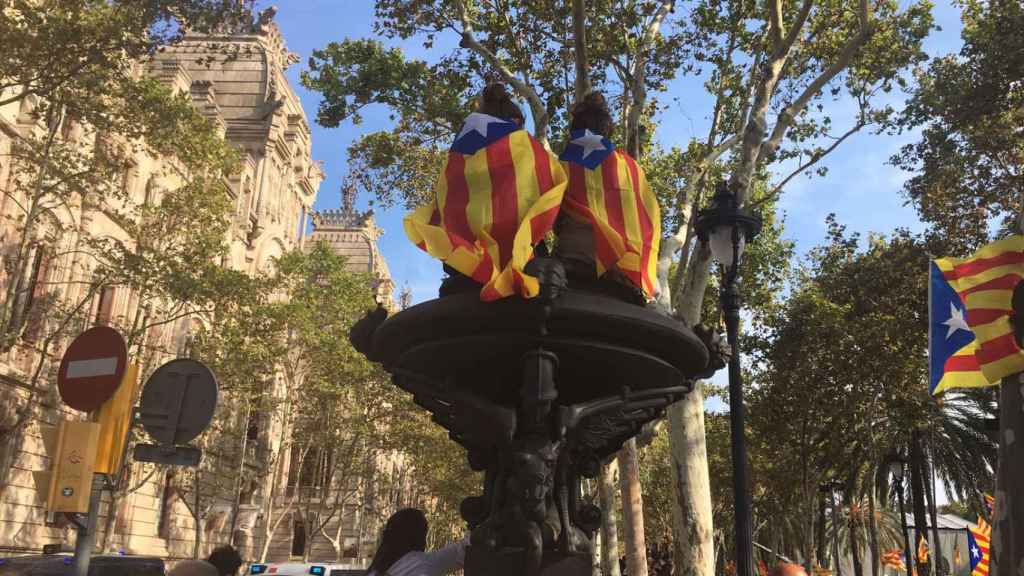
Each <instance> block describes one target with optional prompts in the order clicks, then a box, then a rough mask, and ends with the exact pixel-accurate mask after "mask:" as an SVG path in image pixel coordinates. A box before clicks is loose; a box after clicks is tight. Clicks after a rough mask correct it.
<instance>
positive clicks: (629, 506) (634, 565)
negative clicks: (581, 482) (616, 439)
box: [619, 438, 647, 576]
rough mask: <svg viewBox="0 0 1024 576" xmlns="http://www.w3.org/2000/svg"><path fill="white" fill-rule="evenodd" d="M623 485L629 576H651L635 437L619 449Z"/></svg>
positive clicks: (620, 479)
mask: <svg viewBox="0 0 1024 576" xmlns="http://www.w3.org/2000/svg"><path fill="white" fill-rule="evenodd" d="M619 484H620V486H621V488H622V517H623V527H624V528H625V532H626V534H625V536H626V537H625V543H626V569H627V570H628V571H629V576H647V541H646V537H645V534H644V500H643V496H642V495H641V493H640V468H639V466H637V457H636V439H635V438H630V439H629V440H628V441H627V442H626V443H625V444H624V445H623V446H622V449H621V450H619Z"/></svg>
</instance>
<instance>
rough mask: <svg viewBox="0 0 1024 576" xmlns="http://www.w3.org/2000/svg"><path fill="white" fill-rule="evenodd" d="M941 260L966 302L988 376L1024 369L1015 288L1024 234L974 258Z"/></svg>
mask: <svg viewBox="0 0 1024 576" xmlns="http://www.w3.org/2000/svg"><path fill="white" fill-rule="evenodd" d="M935 265H936V266H937V267H938V268H939V270H940V271H941V272H942V277H943V278H944V279H945V280H946V282H948V283H949V285H950V286H952V287H953V289H954V290H955V291H956V292H957V295H959V297H960V300H961V301H962V302H963V306H964V308H965V310H966V325H967V327H968V328H969V329H970V331H971V332H973V334H974V337H975V338H976V339H977V344H976V346H977V348H976V350H975V352H974V356H975V358H976V359H977V362H978V366H979V367H980V369H981V372H982V373H983V374H984V375H985V378H986V379H987V380H988V381H989V382H991V383H996V382H998V381H999V380H1001V379H1002V378H1004V377H1006V376H1009V375H1010V374H1014V373H1016V372H1021V371H1024V351H1022V350H1021V348H1020V345H1019V344H1018V343H1017V339H1016V336H1015V334H1014V330H1013V323H1012V317H1013V314H1014V311H1013V291H1014V288H1016V286H1017V284H1018V283H1019V282H1020V281H1021V279H1022V278H1024V236H1012V237H1010V238H1007V239H1005V240H1000V241H998V242H993V243H992V244H989V245H987V246H985V247H983V248H981V249H980V250H978V252H976V253H975V254H974V255H973V256H971V257H969V258H940V259H938V260H935ZM951 329H952V328H951Z"/></svg>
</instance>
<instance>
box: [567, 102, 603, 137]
mask: <svg viewBox="0 0 1024 576" xmlns="http://www.w3.org/2000/svg"><path fill="white" fill-rule="evenodd" d="M569 113H570V114H571V115H572V120H571V121H570V122H569V130H583V129H584V128H586V129H587V130H590V131H591V132H593V133H595V134H600V135H601V136H611V134H612V114H611V112H609V111H608V102H606V101H605V99H604V94H601V93H600V92H591V93H589V94H587V95H586V96H584V97H583V100H582V101H580V102H577V103H576V104H574V105H573V107H572V110H570V111H569Z"/></svg>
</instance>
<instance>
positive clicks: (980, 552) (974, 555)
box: [967, 518, 992, 576]
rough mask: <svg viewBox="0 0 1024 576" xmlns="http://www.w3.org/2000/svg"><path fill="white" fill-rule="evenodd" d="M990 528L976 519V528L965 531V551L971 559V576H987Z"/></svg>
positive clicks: (982, 521)
mask: <svg viewBox="0 0 1024 576" xmlns="http://www.w3.org/2000/svg"><path fill="white" fill-rule="evenodd" d="M991 538H992V527H991V526H988V525H987V524H985V521H984V520H982V519H980V518H979V519H978V526H977V527H974V528H971V527H968V529H967V550H968V552H969V554H970V558H971V576H988V563H989V552H990V550H989V549H990V546H991Z"/></svg>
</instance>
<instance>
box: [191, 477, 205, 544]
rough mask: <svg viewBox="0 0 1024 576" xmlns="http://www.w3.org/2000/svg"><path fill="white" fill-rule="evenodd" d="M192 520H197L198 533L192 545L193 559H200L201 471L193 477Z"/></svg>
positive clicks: (201, 525) (201, 532)
mask: <svg viewBox="0 0 1024 576" xmlns="http://www.w3.org/2000/svg"><path fill="white" fill-rule="evenodd" d="M192 478H193V481H192V518H193V519H194V520H195V526H196V533H195V540H194V541H193V543H192V557H193V558H196V559H198V558H199V550H200V547H201V545H202V542H203V513H202V511H200V509H199V470H196V473H195V475H194V476H193V477H192Z"/></svg>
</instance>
